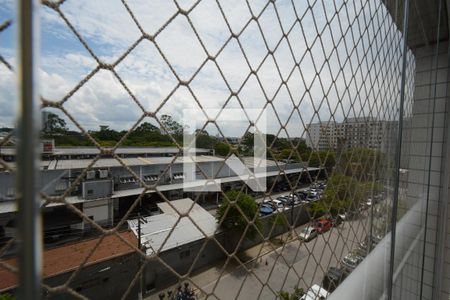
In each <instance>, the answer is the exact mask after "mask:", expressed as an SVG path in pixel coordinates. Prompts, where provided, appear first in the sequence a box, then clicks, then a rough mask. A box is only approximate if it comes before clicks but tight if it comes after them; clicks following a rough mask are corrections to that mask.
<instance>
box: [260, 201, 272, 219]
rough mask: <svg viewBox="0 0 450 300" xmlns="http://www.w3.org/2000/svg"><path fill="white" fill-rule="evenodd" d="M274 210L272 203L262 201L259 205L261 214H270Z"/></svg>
mask: <svg viewBox="0 0 450 300" xmlns="http://www.w3.org/2000/svg"><path fill="white" fill-rule="evenodd" d="M274 211H275V208H274V207H273V206H272V205H269V204H268V203H263V204H261V205H260V207H259V213H260V215H262V216H267V215H270V214H272V213H273V212H274Z"/></svg>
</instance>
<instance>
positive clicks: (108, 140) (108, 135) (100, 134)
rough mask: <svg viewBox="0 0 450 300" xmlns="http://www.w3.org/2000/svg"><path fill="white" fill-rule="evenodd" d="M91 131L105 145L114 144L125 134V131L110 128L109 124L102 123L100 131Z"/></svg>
mask: <svg viewBox="0 0 450 300" xmlns="http://www.w3.org/2000/svg"><path fill="white" fill-rule="evenodd" d="M89 133H90V134H91V135H92V137H93V138H94V139H96V140H97V141H99V142H100V144H101V145H103V146H114V145H115V144H116V142H118V141H119V140H120V138H121V137H122V136H123V135H124V134H125V132H118V131H116V130H114V129H110V128H109V126H107V125H100V130H99V131H89Z"/></svg>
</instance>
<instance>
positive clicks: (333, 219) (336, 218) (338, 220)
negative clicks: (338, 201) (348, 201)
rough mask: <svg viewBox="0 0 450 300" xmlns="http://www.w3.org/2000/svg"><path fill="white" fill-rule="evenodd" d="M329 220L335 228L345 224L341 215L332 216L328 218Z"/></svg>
mask: <svg viewBox="0 0 450 300" xmlns="http://www.w3.org/2000/svg"><path fill="white" fill-rule="evenodd" d="M328 220H330V221H331V225H332V226H333V227H337V226H339V225H340V224H342V222H343V220H342V218H341V217H340V216H339V215H337V216H330V217H329V218H328Z"/></svg>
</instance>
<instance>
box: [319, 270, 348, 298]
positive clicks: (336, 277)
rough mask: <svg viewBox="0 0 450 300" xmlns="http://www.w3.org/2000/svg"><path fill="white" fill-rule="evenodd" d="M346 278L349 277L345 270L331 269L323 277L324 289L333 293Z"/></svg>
mask: <svg viewBox="0 0 450 300" xmlns="http://www.w3.org/2000/svg"><path fill="white" fill-rule="evenodd" d="M345 277H347V274H346V272H345V270H343V269H340V268H336V267H331V268H329V269H328V271H327V273H326V274H325V276H324V277H323V280H322V287H323V288H324V289H326V290H327V291H328V292H330V293H331V292H333V291H334V290H335V289H336V288H337V287H338V285H339V284H341V282H342V281H344V279H345Z"/></svg>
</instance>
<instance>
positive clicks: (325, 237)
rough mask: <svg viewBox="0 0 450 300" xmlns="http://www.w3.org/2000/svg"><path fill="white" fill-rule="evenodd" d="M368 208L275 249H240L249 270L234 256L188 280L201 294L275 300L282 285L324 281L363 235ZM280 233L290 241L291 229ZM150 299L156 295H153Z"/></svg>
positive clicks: (290, 288)
mask: <svg viewBox="0 0 450 300" xmlns="http://www.w3.org/2000/svg"><path fill="white" fill-rule="evenodd" d="M369 212H370V210H369V211H366V212H364V215H365V216H362V217H360V218H359V219H356V220H352V221H347V222H343V223H342V224H341V225H339V226H338V227H335V228H332V229H331V230H330V231H328V232H325V233H324V234H322V235H319V236H318V237H317V238H315V239H313V240H311V241H310V242H307V243H305V242H300V241H299V240H298V239H296V238H294V239H292V241H288V242H286V243H282V242H281V241H280V242H279V245H280V247H279V248H277V249H276V251H273V250H272V249H273V248H272V247H270V246H269V245H267V244H265V245H263V244H260V245H256V246H254V247H252V248H250V249H248V250H246V251H245V252H244V253H242V254H239V259H240V260H241V261H243V262H246V263H245V266H246V268H247V269H249V270H250V271H249V272H247V271H246V270H245V269H244V268H243V267H242V266H241V265H240V264H239V263H238V262H236V261H235V260H234V259H230V260H229V262H228V264H227V266H226V267H225V268H224V264H225V261H221V262H220V263H217V264H216V265H215V266H212V267H211V268H209V269H207V270H204V271H203V272H200V273H198V274H195V275H191V276H190V280H191V281H192V283H194V284H195V285H196V286H197V287H199V289H198V290H197V297H198V298H199V299H216V298H218V299H273V298H274V297H275V296H276V294H277V292H279V291H280V290H285V291H288V292H292V291H293V289H294V287H295V286H298V287H300V288H303V289H305V290H306V289H308V288H309V287H310V286H312V285H313V284H314V283H319V284H320V283H321V282H322V278H323V275H324V273H325V272H326V271H327V269H328V268H329V267H332V266H338V265H339V261H340V260H341V259H342V258H343V257H344V256H345V255H346V254H347V253H348V252H349V251H350V250H351V249H353V248H356V247H357V246H358V243H359V242H361V241H362V240H363V239H364V237H365V235H366V232H368V230H369V219H370V218H368V217H367V214H368V213H369ZM305 226H307V225H303V226H300V227H298V228H296V232H297V233H300V231H301V230H302V229H303V228H304V227H305ZM280 238H281V239H283V240H286V239H287V238H288V234H287V233H286V234H283V235H282V236H280V237H277V239H280ZM274 244H276V243H274V241H272V245H274ZM283 244H284V246H283ZM218 279H219V280H218ZM172 289H173V287H172ZM147 299H158V298H157V295H152V296H149V297H148V298H147Z"/></svg>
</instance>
